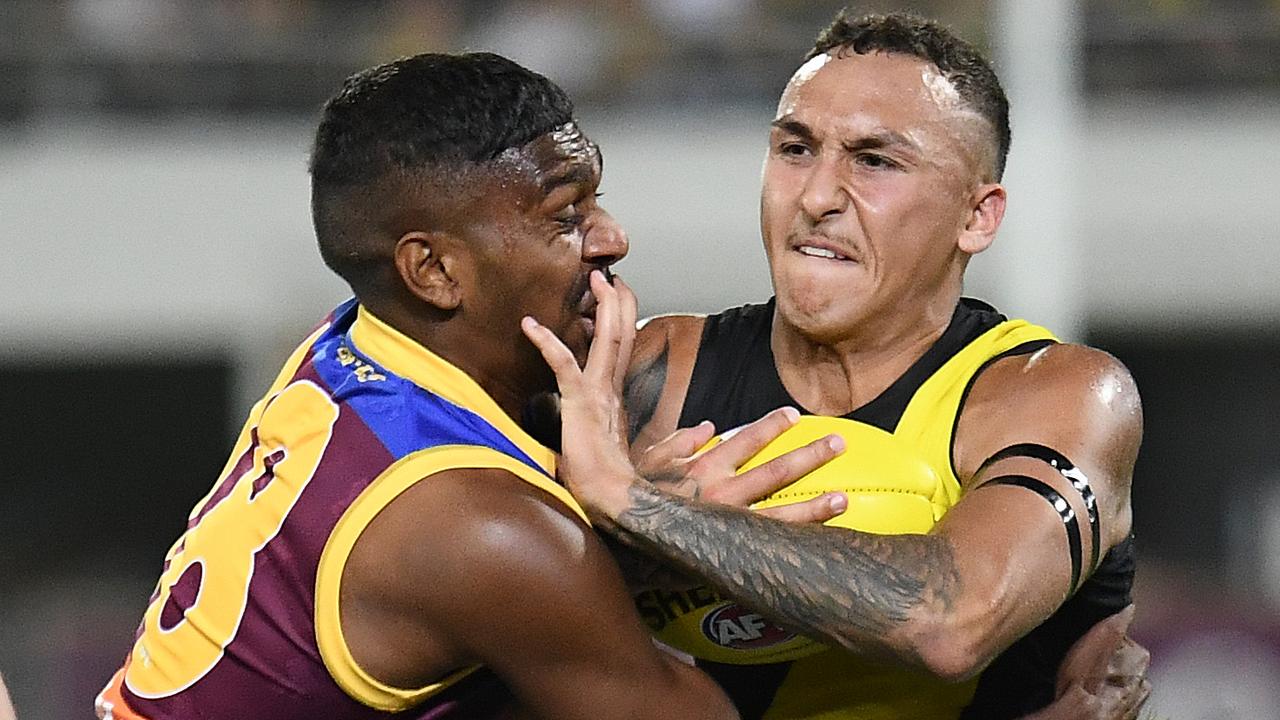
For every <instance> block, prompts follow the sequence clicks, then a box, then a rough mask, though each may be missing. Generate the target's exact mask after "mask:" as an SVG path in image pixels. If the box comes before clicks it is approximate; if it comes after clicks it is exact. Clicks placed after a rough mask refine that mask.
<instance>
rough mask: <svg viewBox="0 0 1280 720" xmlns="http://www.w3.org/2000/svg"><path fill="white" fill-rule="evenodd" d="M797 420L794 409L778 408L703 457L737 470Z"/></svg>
mask: <svg viewBox="0 0 1280 720" xmlns="http://www.w3.org/2000/svg"><path fill="white" fill-rule="evenodd" d="M799 419H800V412H799V411H798V410H796V409H795V408H792V407H783V408H778V409H777V410H774V411H772V412H770V413H768V414H767V415H765V416H764V417H762V418H760V419H759V420H756V421H754V422H752V423H750V424H748V425H743V426H742V427H741V428H740V429H739V430H738V431H737V432H735V433H734V434H733V437H730V438H727V439H725V440H724V442H721V443H720V444H719V445H717V446H715V447H714V448H712V449H710V450H708V451H707V453H706V454H705V455H704V456H703V457H704V458H705V459H707V460H708V461H714V462H716V463H723V464H724V465H725V466H728V467H731V468H733V469H737V468H738V467H740V466H741V465H742V464H743V463H744V462H746V461H747V460H749V459H750V458H751V456H753V455H755V454H756V453H758V452H760V450H762V449H763V448H764V446H765V445H768V444H769V443H770V441H772V440H773V439H774V438H776V437H778V436H779V435H781V434H782V433H783V432H785V431H786V430H787V429H788V428H790V427H791V426H792V425H795V424H796V421H797V420H799Z"/></svg>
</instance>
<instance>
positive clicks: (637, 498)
mask: <svg viewBox="0 0 1280 720" xmlns="http://www.w3.org/2000/svg"><path fill="white" fill-rule="evenodd" d="M628 500H629V502H628V504H627V506H626V507H625V508H622V509H620V511H619V512H616V513H610V515H611V516H612V517H613V518H614V519H613V520H612V521H611V522H606V523H603V524H604V525H605V526H606V527H607V528H608V529H609V530H610V531H611V532H614V533H615V534H617V535H618V536H619V537H621V538H623V539H625V540H626V541H627V542H630V543H633V544H635V545H637V546H639V547H641V548H644V549H645V550H647V551H648V552H651V553H653V554H655V555H658V556H661V557H663V558H664V559H666V560H667V561H668V562H671V563H672V564H674V565H677V566H678V567H680V568H682V569H685V570H687V571H689V572H692V573H694V574H696V575H699V576H702V577H704V578H706V579H707V580H708V581H709V582H710V583H711V584H712V585H715V586H717V587H718V588H719V589H721V590H722V591H724V592H725V593H727V594H728V595H730V596H732V597H733V598H735V599H736V600H737V601H738V602H740V603H742V604H744V605H747V606H749V607H753V608H755V609H758V610H760V611H762V612H764V613H766V614H767V615H769V616H770V617H771V618H772V619H773V620H774V621H776V622H779V623H781V624H783V625H785V626H788V627H790V628H791V629H793V630H796V631H798V632H801V633H803V634H805V635H808V636H810V637H814V638H816V639H820V640H823V641H826V642H828V643H830V644H833V645H837V646H842V647H845V648H847V649H850V650H852V651H854V652H859V653H863V654H868V655H876V656H889V657H893V658H897V659H898V660H900V661H902V662H905V663H908V664H912V665H917V666H925V667H929V666H930V662H929V661H928V660H926V659H924V658H922V657H921V654H920V653H919V651H918V649H917V648H918V643H917V642H916V639H917V638H919V637H921V636H923V635H928V634H930V633H928V632H927V630H926V626H927V625H928V619H929V618H933V617H937V616H939V615H945V614H946V613H947V612H948V611H949V610H950V608H951V606H952V603H953V598H954V597H955V596H956V595H957V594H958V593H959V591H960V587H959V586H960V580H959V576H958V574H957V573H956V571H955V564H954V559H953V557H952V552H951V547H950V544H949V543H948V541H947V540H946V539H944V538H941V537H935V536H928V535H913V536H895V537H886V536H878V535H873V534H869V533H860V532H855V531H852V530H843V529H841V530H837V529H832V528H824V527H822V526H815V525H790V524H784V523H780V522H777V521H774V520H771V519H769V518H764V517H760V516H758V515H756V514H754V513H751V512H748V511H743V510H739V509H736V508H730V507H724V506H719V505H712V504H706V503H701V502H698V501H696V500H687V499H684V498H680V497H677V496H674V495H671V494H667V493H663V492H661V491H659V490H657V489H656V488H654V487H653V486H652V485H650V484H649V483H645V482H642V481H637V482H636V483H633V484H632V486H631V488H630V489H629V491H628Z"/></svg>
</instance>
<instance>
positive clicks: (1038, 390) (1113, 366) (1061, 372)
mask: <svg viewBox="0 0 1280 720" xmlns="http://www.w3.org/2000/svg"><path fill="white" fill-rule="evenodd" d="M978 383H981V385H982V386H983V390H985V391H986V392H987V393H989V394H996V395H1000V396H1004V397H1005V398H1006V399H1007V400H1010V401H1017V400H1018V399H1019V398H1024V399H1026V400H1032V399H1033V398H1035V397H1037V396H1040V395H1044V394H1052V395H1056V396H1059V397H1066V398H1070V397H1075V398H1077V399H1078V400H1079V401H1080V402H1083V403H1093V402H1102V403H1104V404H1108V405H1110V404H1114V402H1115V401H1116V400H1121V401H1131V402H1134V403H1136V402H1138V392H1137V386H1136V384H1135V383H1134V381H1133V376H1132V374H1130V372H1129V369H1128V368H1127V367H1125V365H1124V363H1122V362H1121V361H1120V360H1119V359H1118V358H1116V357H1115V356H1114V355H1112V354H1110V353H1108V352H1106V351H1105V350H1101V349H1099V348H1095V347H1090V346H1088V345H1079V344H1075V343H1053V344H1050V345H1046V346H1045V347H1043V348H1040V349H1039V350H1036V351H1035V352H1032V353H1026V354H1021V355H1012V356H1009V357H1005V358H1001V359H1000V360H998V361H996V362H994V363H992V365H991V367H990V368H988V369H987V370H986V371H985V372H984V373H983V375H982V376H980V377H979V379H978ZM976 389H978V388H977V386H976V385H975V390H976Z"/></svg>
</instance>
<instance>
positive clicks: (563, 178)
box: [541, 163, 596, 193]
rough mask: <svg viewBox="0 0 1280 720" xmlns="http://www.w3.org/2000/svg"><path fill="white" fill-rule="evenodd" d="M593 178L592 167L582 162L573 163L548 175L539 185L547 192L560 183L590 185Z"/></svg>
mask: <svg viewBox="0 0 1280 720" xmlns="http://www.w3.org/2000/svg"><path fill="white" fill-rule="evenodd" d="M595 179H596V171H595V169H594V168H592V167H590V166H587V165H583V164H582V163H573V164H572V165H570V166H569V167H567V168H565V169H564V170H563V171H561V172H556V173H552V174H551V175H548V176H547V177H546V178H544V179H543V181H542V184H541V187H542V192H544V193H549V192H551V191H552V190H555V189H556V188H558V187H560V186H561V185H590V184H591V183H593V182H595Z"/></svg>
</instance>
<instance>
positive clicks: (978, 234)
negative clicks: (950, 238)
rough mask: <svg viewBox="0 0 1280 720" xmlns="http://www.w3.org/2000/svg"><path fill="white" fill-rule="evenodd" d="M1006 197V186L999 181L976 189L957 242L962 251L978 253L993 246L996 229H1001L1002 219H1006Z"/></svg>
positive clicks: (971, 253)
mask: <svg viewBox="0 0 1280 720" xmlns="http://www.w3.org/2000/svg"><path fill="white" fill-rule="evenodd" d="M1006 197H1007V196H1006V193H1005V190H1004V186H1003V185H1001V184H999V183H984V184H982V185H979V186H978V187H977V189H976V190H974V192H973V196H972V201H971V203H970V205H969V220H968V222H966V223H965V226H964V231H963V232H961V233H960V238H959V240H958V242H957V245H958V246H959V248H960V250H961V251H962V252H966V253H968V254H970V255H977V254H978V253H980V252H982V251H983V250H986V249H987V248H989V247H991V243H992V242H993V241H994V240H995V239H996V230H999V229H1000V221H1001V220H1003V219H1004V204H1005V199H1006Z"/></svg>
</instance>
